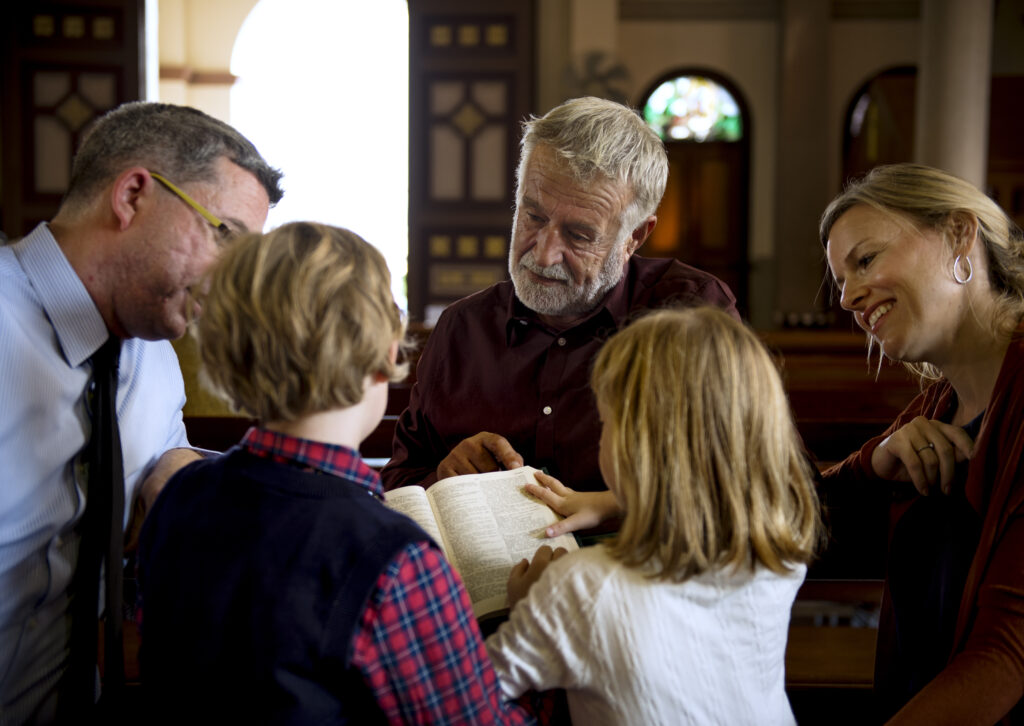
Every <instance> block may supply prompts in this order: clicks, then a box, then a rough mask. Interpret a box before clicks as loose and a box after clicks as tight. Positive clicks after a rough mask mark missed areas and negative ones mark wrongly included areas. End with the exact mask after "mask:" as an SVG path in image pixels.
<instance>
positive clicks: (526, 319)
mask: <svg viewBox="0 0 1024 726" xmlns="http://www.w3.org/2000/svg"><path fill="white" fill-rule="evenodd" d="M698 305H715V306H717V307H720V308H723V309H725V310H726V311H728V312H729V313H731V314H732V315H733V316H734V317H736V319H737V320H738V319H739V313H738V312H737V311H736V299H735V297H733V294H732V292H731V291H730V290H729V288H728V287H727V286H726V285H725V283H723V282H722V281H721V280H719V279H718V278H716V277H714V276H712V275H709V274H708V273H706V272H702V271H700V270H697V269H695V268H693V267H690V266H688V265H684V264H682V263H681V262H678V261H676V260H669V259H648V258H642V257H637V256H633V257H632V258H631V259H630V261H629V265H628V267H627V270H626V274H625V275H624V276H623V279H622V280H621V281H620V282H619V284H618V285H616V286H615V287H614V288H612V290H610V291H609V293H608V295H607V296H606V297H605V299H604V301H603V302H602V303H601V304H600V305H599V306H598V307H597V308H596V309H595V310H594V311H593V312H592V313H591V314H590V315H589V316H588V317H587V318H586V319H584V320H582V321H581V322H579V323H578V324H577V325H575V326H574V327H572V328H570V329H568V330H564V331H555V330H552V329H550V328H548V327H547V326H545V325H544V324H543V323H541V321H540V319H539V317H538V316H537V314H536V313H534V312H533V311H531V310H529V309H527V308H526V307H525V306H524V305H523V304H522V303H520V302H519V300H518V299H517V298H516V297H515V291H514V288H513V286H512V283H511V282H510V281H506V282H501V283H498V284H497V285H494V286H492V287H490V288H488V289H486V290H483V291H481V292H479V293H476V294H474V295H471V296H469V297H466V298H464V299H462V300H459V301H458V302H455V303H453V304H452V305H450V306H449V307H448V308H447V309H446V310H445V311H444V313H443V314H442V315H441V318H440V319H439V320H438V322H437V326H436V327H435V328H434V330H433V332H431V334H430V337H429V338H428V340H427V343H426V345H425V346H424V348H423V353H422V355H421V356H420V360H419V364H418V365H417V368H416V384H415V385H414V386H413V389H412V392H411V395H410V400H409V407H408V408H407V409H406V410H405V411H404V412H403V413H402V415H401V417H400V418H399V421H398V426H397V429H396V431H395V440H394V447H393V452H392V459H391V461H390V462H389V463H388V464H387V466H386V467H385V468H384V470H383V472H382V477H383V480H384V488H385V489H392V488H394V487H398V486H403V485H406V484H423V485H424V486H429V485H430V484H432V483H433V482H434V481H435V480H436V478H437V477H436V473H435V470H436V469H437V465H438V464H439V463H440V462H441V460H442V459H443V458H444V457H445V456H447V455H448V452H449V451H451V450H452V449H453V448H454V447H455V446H456V445H457V444H458V443H459V442H460V441H462V440H463V439H465V438H467V437H469V436H473V435H474V434H477V433H479V432H481V431H490V432H492V433H496V434H501V435H502V436H504V437H505V438H506V439H508V440H509V442H510V443H511V444H512V446H513V448H515V450H516V451H517V452H519V454H520V455H521V456H522V457H523V461H524V462H525V463H526V464H529V465H530V466H535V467H537V468H542V467H546V468H547V469H548V471H549V473H550V474H551V475H552V476H555V477H557V478H559V479H560V480H562V482H564V483H565V484H566V485H567V486H570V487H572V488H574V489H577V490H582V491H598V490H601V489H604V488H605V485H604V482H603V481H602V479H601V473H600V471H599V468H598V463H597V452H598V440H599V439H600V434H601V424H600V422H599V420H598V417H597V406H596V404H595V402H594V396H593V393H592V392H591V390H590V386H589V380H590V366H591V362H592V361H593V359H594V356H595V355H596V354H597V352H598V350H599V349H600V348H601V345H602V344H603V343H604V341H605V340H607V338H608V337H609V336H610V335H611V334H612V333H614V332H616V331H617V330H618V329H619V328H622V327H624V326H625V325H626V324H628V323H629V322H630V321H631V320H632V319H634V318H635V317H637V316H638V315H640V314H641V313H643V312H644V311H646V310H648V309H652V308H664V307H695V306H698Z"/></svg>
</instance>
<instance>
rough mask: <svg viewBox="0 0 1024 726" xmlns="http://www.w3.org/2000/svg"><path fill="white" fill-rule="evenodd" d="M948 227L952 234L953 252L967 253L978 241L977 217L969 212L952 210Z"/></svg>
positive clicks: (956, 253) (955, 253) (957, 253)
mask: <svg viewBox="0 0 1024 726" xmlns="http://www.w3.org/2000/svg"><path fill="white" fill-rule="evenodd" d="M948 229H949V233H950V234H951V235H952V236H953V254H954V255H969V254H970V253H971V250H972V249H974V244H975V242H977V241H978V232H979V224H978V218H977V217H976V216H974V215H973V214H971V213H970V212H964V211H960V212H953V214H951V215H950V217H949V227H948Z"/></svg>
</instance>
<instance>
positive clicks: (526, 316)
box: [505, 257, 633, 347]
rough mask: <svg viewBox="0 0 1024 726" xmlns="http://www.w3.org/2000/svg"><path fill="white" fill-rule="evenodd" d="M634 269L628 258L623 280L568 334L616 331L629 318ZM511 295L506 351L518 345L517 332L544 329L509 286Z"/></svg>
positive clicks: (507, 318) (506, 328)
mask: <svg viewBox="0 0 1024 726" xmlns="http://www.w3.org/2000/svg"><path fill="white" fill-rule="evenodd" d="M632 267H633V258H632V257H630V258H629V262H628V263H627V265H626V269H625V270H624V271H623V273H622V279H620V280H619V281H618V283H616V285H615V287H613V288H612V289H611V290H609V291H608V292H607V294H605V296H604V299H602V300H601V302H600V303H599V304H598V305H597V307H595V308H594V309H593V310H592V311H591V312H590V314H589V315H587V317H585V318H583V319H582V320H580V321H579V322H578V323H576V325H574V326H572V328H570V330H576V329H577V328H581V327H583V326H588V327H589V326H598V327H600V326H604V327H609V326H610V327H613V328H616V329H617V328H619V327H620V326H621V325H622V323H623V322H624V321H625V320H626V319H627V317H628V316H629V288H630V284H629V279H630V270H631V269H632ZM508 285H509V289H510V290H511V291H512V293H511V294H510V295H509V300H508V307H507V313H506V319H505V340H506V343H507V344H508V345H509V347H511V346H513V345H516V343H518V342H519V341H520V331H521V330H525V329H527V328H529V327H531V326H538V327H541V328H546V326H545V325H544V323H542V322H541V319H540V316H539V315H537V313H536V312H534V311H533V310H531V309H530V308H528V307H526V305H524V304H523V303H522V301H521V300H520V299H519V298H518V297H516V295H515V286H514V285H513V284H512V282H511V281H509V282H508Z"/></svg>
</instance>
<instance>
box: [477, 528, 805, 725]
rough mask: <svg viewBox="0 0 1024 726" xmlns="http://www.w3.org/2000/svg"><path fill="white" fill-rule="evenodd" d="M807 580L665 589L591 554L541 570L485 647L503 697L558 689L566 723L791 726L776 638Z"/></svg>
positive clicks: (699, 583)
mask: <svg viewBox="0 0 1024 726" xmlns="http://www.w3.org/2000/svg"><path fill="white" fill-rule="evenodd" d="M805 574H806V567H805V566H803V565H796V566H794V567H793V571H792V572H791V573H789V574H787V575H778V574H776V573H774V572H771V571H770V570H767V569H765V568H758V569H757V570H756V571H755V572H753V573H751V572H749V571H744V572H740V573H738V574H737V573H729V572H722V571H715V572H710V573H705V574H704V575H701V576H698V577H694V578H691V579H689V580H687V581H685V582H683V583H678V584H676V583H667V582H663V581H660V580H652V579H650V578H647V577H645V575H644V573H643V572H642V571H640V570H638V569H634V568H629V567H625V566H623V565H622V564H621V563H620V562H618V561H617V560H615V559H613V558H611V557H610V556H609V555H608V553H607V551H606V549H605V548H604V547H600V546H598V547H589V548H586V549H583V550H580V551H578V552H573V553H570V554H569V555H566V556H564V557H562V558H560V559H558V560H556V561H554V562H553V563H552V564H551V565H550V566H549V567H548V568H547V570H546V571H545V572H544V574H543V575H542V576H541V578H540V580H538V581H537V582H536V583H535V584H534V585H533V587H531V588H530V591H529V593H528V595H527V596H526V597H525V598H524V599H523V600H522V601H520V602H519V603H517V605H516V606H515V607H514V608H513V610H512V613H511V616H510V618H509V621H508V622H507V623H504V624H503V625H502V626H501V627H499V628H498V630H497V632H496V633H494V634H493V635H492V636H491V637H490V638H488V639H487V650H488V653H489V654H490V656H491V659H492V660H493V662H494V665H495V669H496V670H497V673H498V678H499V680H500V681H501V686H502V689H503V691H504V693H505V696H506V697H508V698H515V697H518V696H519V695H521V694H522V693H524V692H525V691H527V690H531V689H532V690H546V689H550V688H565V689H566V690H567V694H568V701H569V709H570V712H571V714H572V720H573V723H576V724H584V725H585V726H598V724H641V723H642V724H672V725H680V724H700V725H701V726H706V725H707V724H730V725H735V724H793V723H794V718H793V712H792V710H791V709H790V706H789V701H788V699H787V697H786V692H785V651H786V638H787V634H788V628H789V617H790V609H791V607H792V604H793V599H794V598H795V597H796V591H797V589H798V588H799V587H800V584H801V583H802V582H803V579H804V575H805Z"/></svg>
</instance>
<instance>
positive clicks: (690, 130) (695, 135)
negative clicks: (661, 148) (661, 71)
mask: <svg viewBox="0 0 1024 726" xmlns="http://www.w3.org/2000/svg"><path fill="white" fill-rule="evenodd" d="M643 114H644V119H645V120H646V121H647V123H648V124H650V126H651V128H653V129H654V130H655V131H657V132H658V135H659V136H661V138H662V139H664V140H665V141H739V140H740V139H742V138H743V118H742V114H741V112H740V107H739V105H738V104H737V103H736V99H735V98H733V95H732V94H731V93H730V92H729V90H728V89H726V88H725V86H723V85H721V84H719V83H717V82H716V81H714V80H712V79H710V78H706V77H704V76H699V75H683V76H676V77H675V78H670V79H668V80H666V81H664V82H662V83H661V84H660V85H658V87H657V88H655V89H654V91H652V92H651V93H650V95H648V96H647V98H646V100H645V102H644V107H643Z"/></svg>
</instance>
